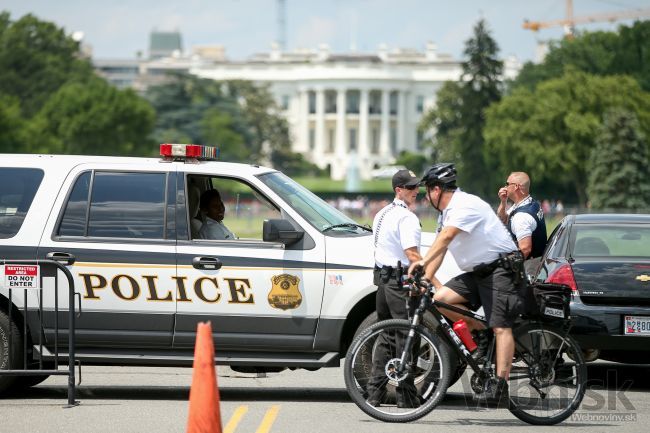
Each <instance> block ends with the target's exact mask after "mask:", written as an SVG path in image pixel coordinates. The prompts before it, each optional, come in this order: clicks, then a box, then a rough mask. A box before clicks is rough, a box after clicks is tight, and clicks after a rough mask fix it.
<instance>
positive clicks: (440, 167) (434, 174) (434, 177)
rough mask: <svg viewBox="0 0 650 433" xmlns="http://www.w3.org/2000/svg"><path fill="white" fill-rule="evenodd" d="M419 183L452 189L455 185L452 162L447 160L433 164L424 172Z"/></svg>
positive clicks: (454, 169)
mask: <svg viewBox="0 0 650 433" xmlns="http://www.w3.org/2000/svg"><path fill="white" fill-rule="evenodd" d="M420 185H422V186H435V185H439V186H441V187H443V188H452V189H453V188H455V187H456V167H454V164H452V163H449V162H439V163H437V164H433V165H432V166H431V167H429V168H428V169H427V170H426V171H425V172H424V176H422V180H421V181H420Z"/></svg>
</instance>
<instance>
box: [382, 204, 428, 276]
mask: <svg viewBox="0 0 650 433" xmlns="http://www.w3.org/2000/svg"><path fill="white" fill-rule="evenodd" d="M372 234H373V236H374V240H375V264H376V265H377V266H380V267H381V266H393V267H395V266H397V262H398V261H400V262H402V266H408V265H409V264H410V262H409V259H408V258H407V257H406V254H405V253H404V250H406V249H408V248H412V247H417V248H418V249H419V248H420V237H421V234H422V228H421V227H420V220H419V219H418V217H417V215H415V214H414V213H413V212H411V211H410V210H409V208H408V206H406V203H404V202H403V201H402V200H398V199H395V200H394V201H393V202H392V203H391V204H389V205H388V206H386V207H384V208H383V209H382V210H380V211H379V212H377V215H375V219H374V220H373V222H372Z"/></svg>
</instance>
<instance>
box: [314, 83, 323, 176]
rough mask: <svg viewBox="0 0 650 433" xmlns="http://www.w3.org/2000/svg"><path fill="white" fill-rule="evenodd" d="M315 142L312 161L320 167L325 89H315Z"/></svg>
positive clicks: (321, 160)
mask: <svg viewBox="0 0 650 433" xmlns="http://www.w3.org/2000/svg"><path fill="white" fill-rule="evenodd" d="M315 132H316V143H315V146H314V154H313V155H312V161H313V162H314V163H316V164H318V166H319V167H320V164H322V163H323V155H324V153H325V90H324V89H323V88H322V87H321V88H317V89H316V131H315Z"/></svg>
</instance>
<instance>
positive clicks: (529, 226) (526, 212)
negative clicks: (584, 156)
mask: <svg viewBox="0 0 650 433" xmlns="http://www.w3.org/2000/svg"><path fill="white" fill-rule="evenodd" d="M499 199H500V204H499V207H498V209H497V215H498V216H499V218H500V219H501V221H502V222H503V223H504V224H505V225H506V227H507V228H508V230H509V231H510V233H512V236H513V237H514V239H515V242H516V243H517V245H518V246H519V250H520V251H521V252H522V254H523V255H524V259H525V260H526V269H527V270H528V271H529V272H530V273H532V272H534V270H535V268H536V265H537V264H539V261H540V258H541V256H542V255H543V254H544V249H545V248H546V221H545V220H544V211H543V210H542V206H541V205H540V204H539V202H538V201H536V200H533V198H532V197H531V195H530V177H529V176H528V174H526V173H524V172H523V171H515V172H512V173H510V175H509V176H508V179H507V180H506V184H505V186H503V187H501V188H500V189H499ZM508 200H511V201H512V202H513V205H512V206H510V207H509V208H508V207H507V204H508ZM531 259H537V260H531Z"/></svg>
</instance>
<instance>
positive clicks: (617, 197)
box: [587, 108, 650, 210]
mask: <svg viewBox="0 0 650 433" xmlns="http://www.w3.org/2000/svg"><path fill="white" fill-rule="evenodd" d="M588 173H589V175H588V179H589V183H588V187H587V195H588V197H589V201H590V203H591V205H592V207H593V208H594V209H605V208H623V209H643V210H645V209H650V152H649V150H648V143H647V142H646V141H645V139H644V136H643V133H642V132H641V130H640V127H639V121H638V119H637V117H636V115H635V114H634V113H631V112H629V111H626V110H623V109H620V108H612V109H610V110H608V111H607V112H606V113H605V116H604V121H603V125H602V127H601V128H600V130H599V134H598V136H597V137H596V146H595V147H594V149H593V151H592V152H591V157H590V158H589V165H588Z"/></svg>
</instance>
